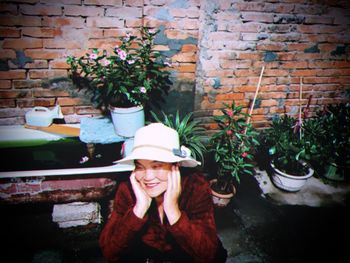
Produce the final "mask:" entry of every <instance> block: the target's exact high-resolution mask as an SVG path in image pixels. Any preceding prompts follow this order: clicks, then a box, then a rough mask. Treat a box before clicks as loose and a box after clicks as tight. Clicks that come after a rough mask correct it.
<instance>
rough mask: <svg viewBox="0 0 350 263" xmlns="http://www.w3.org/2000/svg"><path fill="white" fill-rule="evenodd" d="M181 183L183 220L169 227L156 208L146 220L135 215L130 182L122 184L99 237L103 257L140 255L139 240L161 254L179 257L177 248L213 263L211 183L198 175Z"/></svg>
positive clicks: (213, 235)
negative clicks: (161, 219)
mask: <svg viewBox="0 0 350 263" xmlns="http://www.w3.org/2000/svg"><path fill="white" fill-rule="evenodd" d="M181 184H182V188H181V189H182V192H181V196H180V199H179V205H180V210H181V217H180V219H179V220H178V221H177V222H176V223H175V224H174V225H169V223H168V222H167V221H166V220H164V224H161V222H160V220H159V216H158V213H157V209H150V210H149V211H148V213H147V215H146V216H145V217H144V218H143V219H140V218H138V217H137V216H136V215H135V214H134V213H133V207H134V205H135V196H134V193H133V190H132V187H131V184H130V182H129V181H127V182H122V183H120V185H119V187H118V190H117V193H116V196H115V200H114V208H113V211H112V213H111V216H110V217H109V219H108V222H107V223H106V225H105V226H104V228H103V230H102V232H101V235H100V240H99V242H100V246H101V249H102V253H103V255H104V257H105V258H106V259H107V260H108V261H118V260H119V259H120V258H121V257H122V256H124V255H127V254H128V253H138V250H137V246H136V244H138V242H137V240H138V239H139V241H140V243H142V244H145V245H146V246H147V247H151V248H152V249H153V248H155V250H156V251H159V252H160V253H161V254H162V253H164V254H166V253H169V252H175V255H176V253H177V251H176V249H180V250H181V251H184V252H185V253H186V254H188V255H190V257H191V258H192V259H193V261H194V262H212V261H213V258H214V255H215V252H216V250H217V246H218V238H217V233H216V224H215V219H214V207H213V203H212V199H211V193H210V188H209V184H208V182H207V180H206V179H205V178H204V177H203V176H202V175H199V174H197V173H196V174H192V175H187V176H182V181H181ZM169 236H170V238H169ZM174 250H175V251H174ZM172 254H173V255H174V253H172Z"/></svg>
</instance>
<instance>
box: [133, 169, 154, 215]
mask: <svg viewBox="0 0 350 263" xmlns="http://www.w3.org/2000/svg"><path fill="white" fill-rule="evenodd" d="M130 182H131V185H132V189H133V191H134V194H135V196H136V204H135V206H134V209H133V211H134V214H135V215H136V216H137V217H139V218H143V217H144V216H145V214H146V212H147V210H148V208H149V207H150V206H151V202H152V198H151V197H150V196H149V195H148V194H147V193H146V192H145V191H144V190H143V189H142V187H141V185H140V183H139V182H138V181H137V180H136V178H135V172H132V173H131V175H130Z"/></svg>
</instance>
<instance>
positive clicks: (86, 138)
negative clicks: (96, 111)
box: [79, 117, 125, 144]
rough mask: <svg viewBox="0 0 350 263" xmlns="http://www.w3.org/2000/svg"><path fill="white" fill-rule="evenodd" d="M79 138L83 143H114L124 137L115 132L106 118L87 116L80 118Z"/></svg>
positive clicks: (122, 139)
mask: <svg viewBox="0 0 350 263" xmlns="http://www.w3.org/2000/svg"><path fill="white" fill-rule="evenodd" d="M79 138H80V140H81V141H82V142H85V143H101V144H108V143H116V142H121V141H124V140H125V138H123V137H120V136H118V135H117V134H116V133H115V130H114V126H113V123H112V122H111V120H110V119H108V118H102V117H93V118H91V117H87V118H82V119H81V120H80V136H79Z"/></svg>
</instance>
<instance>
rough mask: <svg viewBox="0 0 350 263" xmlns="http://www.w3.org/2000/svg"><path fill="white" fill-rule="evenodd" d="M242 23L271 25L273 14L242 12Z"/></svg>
mask: <svg viewBox="0 0 350 263" xmlns="http://www.w3.org/2000/svg"><path fill="white" fill-rule="evenodd" d="M241 16H242V21H244V22H246V21H254V22H264V23H272V22H273V17H274V14H273V13H261V12H244V13H242V14H241Z"/></svg>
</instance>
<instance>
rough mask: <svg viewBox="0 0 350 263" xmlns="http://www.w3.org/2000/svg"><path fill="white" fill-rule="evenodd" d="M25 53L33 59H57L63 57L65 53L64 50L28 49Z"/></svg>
mask: <svg viewBox="0 0 350 263" xmlns="http://www.w3.org/2000/svg"><path fill="white" fill-rule="evenodd" d="M24 53H25V55H26V56H27V57H31V58H32V59H56V58H62V57H63V55H64V52H63V51H62V50H40V49H27V50H25V51H24Z"/></svg>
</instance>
